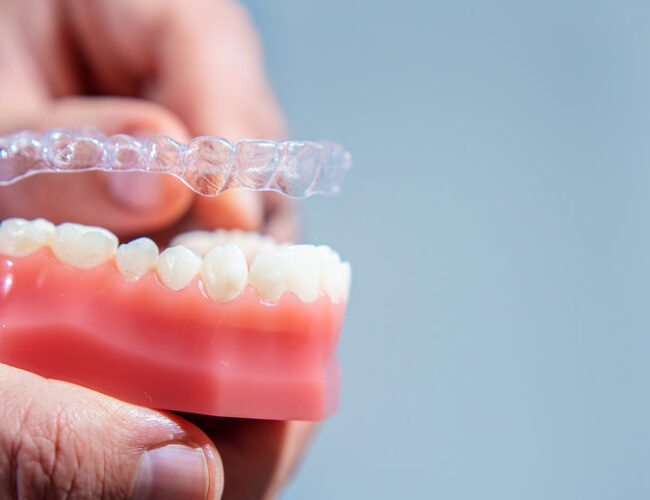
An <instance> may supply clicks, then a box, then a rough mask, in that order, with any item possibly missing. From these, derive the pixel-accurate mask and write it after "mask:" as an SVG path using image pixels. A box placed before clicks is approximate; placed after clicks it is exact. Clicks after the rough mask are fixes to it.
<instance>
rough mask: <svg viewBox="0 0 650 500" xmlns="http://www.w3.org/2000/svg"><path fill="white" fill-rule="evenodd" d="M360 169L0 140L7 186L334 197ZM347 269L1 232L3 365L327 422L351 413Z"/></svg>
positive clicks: (91, 233)
mask: <svg viewBox="0 0 650 500" xmlns="http://www.w3.org/2000/svg"><path fill="white" fill-rule="evenodd" d="M349 167H350V158H349V154H348V153H346V152H345V151H344V150H343V149H342V148H341V147H340V146H336V145H333V144H330V143H313V142H285V143H271V142H267V141H241V142H238V143H236V144H230V143H228V142H227V141H225V140H223V139H218V138H212V137H199V138H196V139H193V140H192V141H190V142H189V143H187V144H185V145H180V144H178V143H176V142H175V141H173V140H172V139H170V138H168V137H164V136H155V137H152V138H150V139H149V140H148V141H146V142H144V143H140V142H138V141H136V140H135V139H133V138H131V137H128V136H123V135H120V136H113V137H106V136H103V135H102V134H101V133H100V132H98V131H95V130H91V129H80V130H75V131H65V130H53V131H49V132H46V133H44V134H37V133H35V132H28V131H23V132H19V133H16V134H12V135H10V136H2V137H0V186H2V185H7V184H11V183H13V182H17V181H18V180H20V179H22V178H25V177H27V176H30V175H33V174H36V173H39V172H77V171H83V170H106V171H129V170H136V171H147V172H156V173H167V174H171V175H175V176H176V177H178V178H180V179H181V180H183V182H185V183H186V184H187V185H188V186H190V187H191V188H192V189H193V190H194V191H196V192H197V193H200V194H202V195H205V196H214V195H218V194H220V193H222V192H224V191H227V190H229V189H232V188H235V187H237V188H245V189H254V190H264V191H268V190H271V191H278V192H281V193H283V194H285V195H287V196H290V197H305V196H310V195H312V194H318V193H321V194H331V193H334V192H337V191H338V190H339V186H340V183H341V181H342V179H343V176H344V175H345V173H346V171H347V170H348V169H349ZM349 287H350V265H349V264H348V263H347V262H342V261H341V259H340V257H339V255H338V254H337V253H336V252H335V251H333V250H332V249H331V248H329V247H327V246H314V245H293V244H284V243H278V242H276V241H274V240H273V239H272V238H270V237H268V236H262V235H259V234H256V233H247V232H243V231H238V230H234V231H225V230H216V231H190V232H186V233H182V234H179V235H177V236H176V237H175V238H174V239H173V240H172V241H171V242H170V243H169V245H168V246H167V248H165V249H164V250H163V251H162V252H161V251H159V248H158V246H157V244H156V243H155V242H154V241H153V240H151V239H149V238H146V237H143V238H138V239H135V240H133V241H131V242H129V243H125V244H121V245H120V244H119V241H118V238H117V237H116V236H115V235H114V234H113V233H111V232H110V231H108V230H107V229H104V228H100V227H93V226H83V225H79V224H73V223H63V224H60V225H58V226H55V225H54V224H52V223H51V222H48V221H47V220H44V219H36V220H32V221H28V220H24V219H18V218H12V219H6V220H4V221H3V222H2V223H1V224H0V362H2V363H6V364H10V365H13V366H16V367H19V368H23V369H26V370H29V371H32V372H34V373H38V374H41V375H43V376H46V377H49V378H56V379H60V380H66V381H69V382H73V383H76V384H79V385H83V386H86V387H89V388H91V389H95V390H97V391H100V392H102V393H104V394H108V395H111V396H114V397H117V398H119V399H122V400H124V401H128V402H131V403H135V404H140V405H143V406H148V407H153V408H160V409H166V410H176V411H183V412H192V413H202V414H208V415H218V416H228V417H246V418H259V419H278V420H288V419H292V420H293V419H295V420H320V419H323V418H325V417H327V416H328V415H331V414H332V413H333V412H334V411H335V410H336V407H337V404H338V393H339V384H340V369H339V366H338V363H337V359H336V348H337V343H338V337H339V334H340V331H341V327H342V324H343V317H344V313H345V308H346V303H347V300H348V292H349Z"/></svg>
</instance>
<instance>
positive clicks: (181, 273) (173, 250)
mask: <svg viewBox="0 0 650 500" xmlns="http://www.w3.org/2000/svg"><path fill="white" fill-rule="evenodd" d="M200 267H201V257H199V256H198V255H196V254H195V253H194V252H193V251H192V250H190V249H189V248H187V247H184V246H182V245H178V246H175V247H170V248H167V249H166V250H164V251H163V252H162V253H161V254H160V257H159V258H158V265H157V266H156V270H157V271H158V277H159V278H160V280H161V281H162V282H163V283H164V284H165V285H166V286H167V287H168V288H171V289H172V290H180V289H181V288H185V287H186V286H187V285H189V284H190V283H191V282H192V280H193V279H194V278H195V276H196V275H197V274H198V272H199V268H200Z"/></svg>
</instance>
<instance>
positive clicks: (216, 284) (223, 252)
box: [200, 244, 248, 302]
mask: <svg viewBox="0 0 650 500" xmlns="http://www.w3.org/2000/svg"><path fill="white" fill-rule="evenodd" d="M200 273H201V281H202V282H203V286H204V287H205V290H206V292H207V294H208V295H209V296H210V298H211V299H213V300H217V301H219V302H228V301H229V300H232V299H234V298H235V297H237V295H239V294H240V293H241V291H242V290H243V289H244V287H245V286H246V281H247V279H248V264H247V263H246V257H244V254H243V253H242V251H241V249H240V248H239V247H238V246H237V245H233V244H230V245H224V246H217V247H214V248H213V249H212V250H210V251H209V252H208V253H207V254H206V256H205V257H204V259H203V264H202V265H201V270H200Z"/></svg>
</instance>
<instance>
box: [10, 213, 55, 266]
mask: <svg viewBox="0 0 650 500" xmlns="http://www.w3.org/2000/svg"><path fill="white" fill-rule="evenodd" d="M53 234H54V224H52V223H51V222H48V221H46V220H45V219H36V220H33V221H27V220H25V219H18V218H15V219H6V220H5V221H3V222H2V224H0V253H4V254H6V255H9V256H11V257H23V256H25V255H29V254H30V253H32V252H34V251H36V250H38V249H39V248H42V247H44V246H46V245H48V244H49V242H50V240H51V238H52V235H53Z"/></svg>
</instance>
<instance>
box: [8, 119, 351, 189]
mask: <svg viewBox="0 0 650 500" xmlns="http://www.w3.org/2000/svg"><path fill="white" fill-rule="evenodd" d="M351 165H352V161H351V157H350V154H349V153H348V152H347V151H345V150H344V149H343V148H342V147H341V146H339V145H337V144H333V143H330V142H312V141H285V142H280V143H276V142H270V141H262V140H243V141H239V142H236V143H234V144H231V143H230V142H228V141H227V140H225V139H222V138H217V137H209V136H201V137H195V138H194V139H192V140H190V141H189V142H188V143H186V144H179V143H178V142H176V141H174V140H173V139H171V138H169V137H167V136H164V135H155V136H152V137H150V138H149V139H147V140H146V141H145V142H140V141H138V140H136V139H134V138H133V137H130V136H128V135H124V134H119V135H114V136H111V137H106V136H105V135H104V134H103V133H102V132H101V131H99V130H95V129H92V128H83V129H76V130H61V129H53V130H49V131H47V132H45V133H44V134H39V133H37V132H32V131H21V132H17V133H15V134H11V135H4V136H0V186H3V185H9V184H12V183H14V182H17V181H19V180H21V179H23V178H25V177H28V176H30V175H34V174H37V173H42V172H76V171H87V170H103V171H108V172H113V171H115V172H126V171H139V172H155V173H166V174H171V175H174V176H175V177H177V178H178V179H180V180H181V181H183V182H184V183H185V184H186V185H187V186H188V187H190V188H191V189H192V190H193V191H195V192H196V193H198V194H201V195H204V196H216V195H218V194H221V193H223V192H225V191H228V190H230V189H234V188H242V189H248V190H255V191H276V192H280V193H283V194H285V195H286V196H289V197H291V198H306V197H308V196H311V195H313V194H323V195H330V194H335V193H338V192H339V191H340V186H341V183H342V182H343V179H344V177H345V175H346V173H347V171H348V170H349V169H350V167H351Z"/></svg>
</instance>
